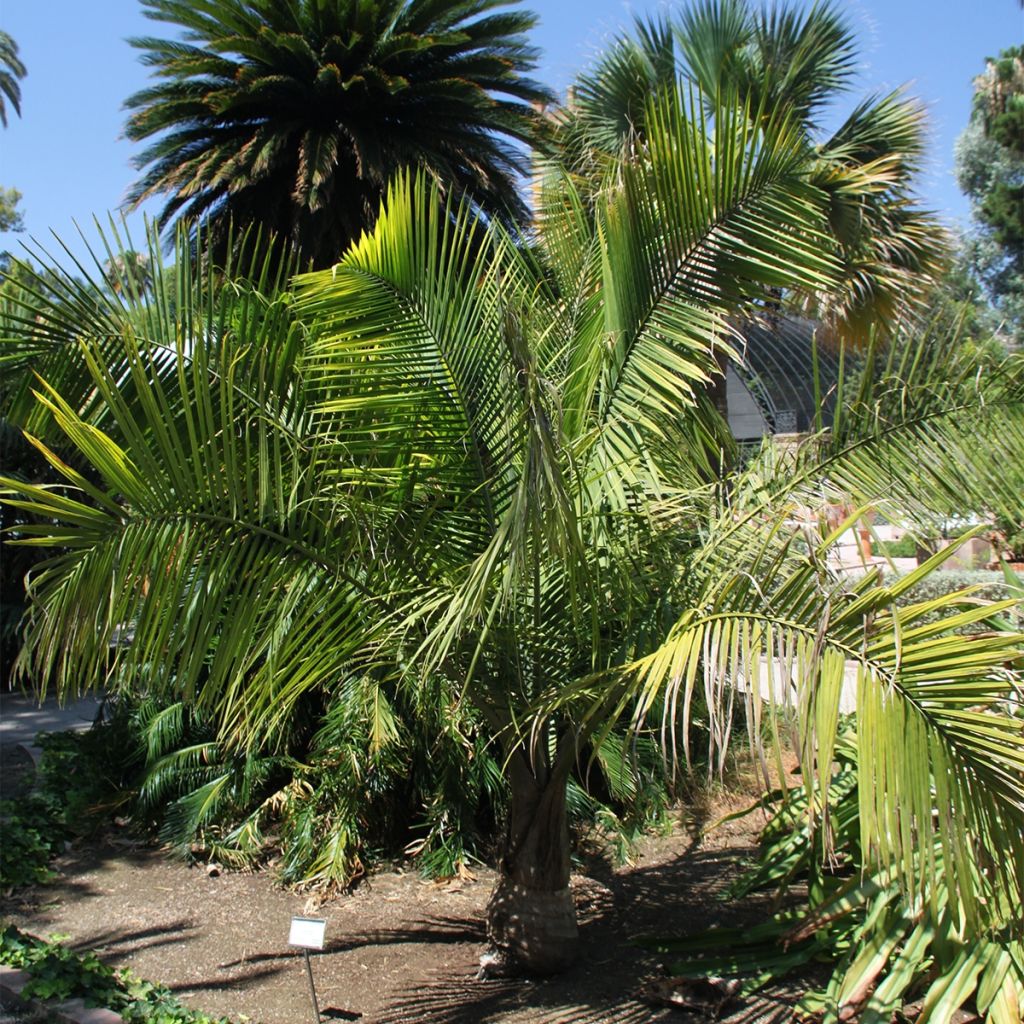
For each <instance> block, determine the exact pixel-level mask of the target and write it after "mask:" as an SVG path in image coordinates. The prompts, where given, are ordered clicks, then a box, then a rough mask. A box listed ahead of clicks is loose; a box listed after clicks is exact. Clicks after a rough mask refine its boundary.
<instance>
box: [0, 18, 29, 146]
mask: <svg viewBox="0 0 1024 1024" xmlns="http://www.w3.org/2000/svg"><path fill="white" fill-rule="evenodd" d="M26 74H27V72H26V71H25V65H24V64H23V63H22V62H21V59H20V58H19V57H18V44H17V43H16V42H15V41H14V40H13V39H12V38H11V37H10V35H9V34H8V33H7V32H3V31H0V124H2V125H3V126H4V127H5V128H6V127H7V104H8V103H9V104H10V105H11V106H12V107H13V108H14V112H15V113H16V114H17V115H18V116H19V117H21V85H20V84H19V81H18V80H19V79H21V78H24V77H25V75H26Z"/></svg>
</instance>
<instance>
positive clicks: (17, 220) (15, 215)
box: [0, 187, 25, 269]
mask: <svg viewBox="0 0 1024 1024" xmlns="http://www.w3.org/2000/svg"><path fill="white" fill-rule="evenodd" d="M20 202H21V193H20V192H19V191H18V190H17V189H16V188H2V187H0V231H24V230H25V222H24V220H23V218H22V215H21V211H20V210H19V209H18V203H20ZM0 269H6V268H0Z"/></svg>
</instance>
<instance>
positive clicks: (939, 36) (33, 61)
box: [0, 0, 1024, 252]
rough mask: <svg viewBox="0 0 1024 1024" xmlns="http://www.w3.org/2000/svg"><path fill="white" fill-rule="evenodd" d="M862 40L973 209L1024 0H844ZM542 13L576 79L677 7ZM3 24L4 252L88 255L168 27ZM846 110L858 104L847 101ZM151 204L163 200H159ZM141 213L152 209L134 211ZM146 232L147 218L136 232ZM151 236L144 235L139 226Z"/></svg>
mask: <svg viewBox="0 0 1024 1024" xmlns="http://www.w3.org/2000/svg"><path fill="white" fill-rule="evenodd" d="M840 3H841V6H842V7H843V8H844V9H845V10H846V11H847V13H848V15H849V18H850V20H851V22H852V24H853V26H854V28H855V30H856V33H857V36H858V39H859V40H860V44H861V48H862V67H861V72H860V78H859V81H858V87H857V89H856V90H855V91H854V92H853V93H851V94H850V96H849V97H848V105H852V102H853V100H854V98H855V97H856V96H858V95H860V94H862V93H865V92H871V91H877V90H888V89H890V88H894V87H896V86H899V85H902V84H907V85H908V86H909V91H910V92H911V93H912V94H913V95H916V96H917V97H918V98H920V99H921V100H922V101H923V102H924V103H925V105H926V106H927V109H928V112H929V122H930V136H931V147H930V152H929V157H928V161H927V165H926V167H925V170H924V173H923V174H922V177H921V180H920V182H919V192H920V195H921V197H922V199H923V201H924V202H925V204H926V205H928V206H929V207H930V208H932V209H935V210H937V211H939V212H940V213H941V214H942V215H943V216H944V217H945V219H946V220H947V221H949V222H955V221H959V222H961V223H963V222H965V221H966V219H967V216H968V209H967V204H966V201H965V200H964V198H963V196H961V195H960V192H959V190H958V188H957V186H956V182H955V180H954V178H953V171H952V168H953V145H954V142H955V140H956V137H957V135H958V134H959V132H960V131H961V130H962V128H963V126H964V124H965V123H966V120H967V117H968V114H969V111H970V93H971V79H972V77H973V76H974V75H976V74H978V73H979V72H980V71H981V70H982V67H983V61H984V58H985V57H986V56H989V55H994V54H995V53H996V52H997V51H998V50H1000V49H1002V48H1004V47H1006V46H1009V45H1012V44H1019V43H1021V42H1022V41H1024V13H1022V11H1021V8H1020V5H1019V2H1018V0H840ZM524 6H526V7H528V8H532V9H533V10H534V11H536V12H537V13H538V14H539V16H540V21H541V23H540V26H539V28H538V30H537V31H536V34H535V42H536V44H537V45H538V46H539V47H540V48H541V50H542V51H543V57H542V61H541V65H540V67H539V69H538V72H537V77H539V78H540V79H542V80H543V81H545V82H547V83H549V84H550V85H552V86H554V87H556V88H558V89H564V87H565V86H566V85H567V84H568V82H569V81H571V79H572V77H573V75H574V73H575V72H576V71H577V70H579V69H580V68H582V67H584V66H585V65H587V64H588V63H589V62H590V61H591V60H593V58H594V57H595V56H596V55H597V54H598V53H599V52H600V50H601V47H602V45H603V44H604V43H605V42H606V41H607V40H608V39H609V38H611V37H612V36H613V35H614V34H615V32H616V30H617V29H619V28H621V27H623V26H625V25H627V24H629V22H630V20H631V18H632V16H633V15H634V14H643V13H647V12H651V11H656V10H658V9H663V8H665V7H666V6H669V5H667V4H665V3H662V2H655V0H633V2H626V0H535V2H533V3H530V2H529V0H527V2H526V3H524ZM0 28H2V29H4V30H5V31H7V32H9V33H10V34H11V35H12V36H13V37H14V39H15V40H16V41H17V43H18V44H19V46H20V48H21V57H22V59H23V61H24V63H25V65H26V66H27V68H28V72H29V74H28V77H27V78H26V79H25V80H24V81H23V82H22V118H21V119H20V120H19V119H17V118H15V117H12V118H11V119H10V126H9V128H8V129H7V131H6V132H2V133H0V185H3V186H6V187H12V186H13V187H15V188H17V189H19V190H20V191H21V192H22V194H23V196H24V198H23V200H22V210H23V213H24V218H25V224H26V228H27V231H26V233H25V235H22V236H12V235H10V234H5V233H0V249H2V248H10V249H12V250H14V251H18V248H19V247H18V240H19V238H22V239H24V238H26V237H27V236H28V235H32V236H35V237H36V238H38V239H39V240H40V241H44V240H46V241H47V244H50V241H49V240H50V232H51V230H52V231H55V232H56V233H57V234H58V235H60V236H61V237H62V238H64V239H65V240H68V241H69V242H70V244H71V248H72V249H73V250H74V251H76V252H81V251H82V247H81V244H80V243H78V242H76V241H73V240H74V239H75V238H76V237H77V236H76V230H75V227H74V225H73V222H74V221H76V220H77V221H78V222H79V224H81V225H83V226H85V228H86V231H87V233H88V234H90V235H92V230H91V228H90V227H89V225H90V224H91V221H92V218H93V217H94V216H98V217H100V218H101V219H105V218H106V216H107V212H108V211H114V210H116V209H117V208H118V206H119V205H120V204H121V202H122V201H123V199H124V195H125V192H126V190H127V188H128V186H129V184H130V183H131V182H132V180H133V179H134V177H135V173H136V172H135V171H134V170H133V168H132V165H131V159H132V156H133V154H134V153H135V152H136V151H137V147H136V146H134V145H133V144H131V143H129V142H127V141H126V140H125V139H123V138H122V137H121V131H122V126H123V120H124V114H123V111H122V109H121V105H122V103H123V101H124V99H125V97H127V96H128V95H129V94H131V93H132V92H134V91H135V90H137V89H139V88H142V87H143V86H144V85H145V84H146V83H147V72H146V69H145V68H143V67H142V66H141V64H139V62H138V54H137V52H136V51H135V50H133V49H132V48H131V47H130V46H129V45H128V44H127V43H126V42H125V39H126V38H127V37H129V36H133V35H145V34H154V32H156V33H159V32H161V31H162V30H163V26H159V25H154V24H153V23H151V22H149V21H147V20H146V19H145V18H143V17H142V15H141V12H140V5H139V3H138V0H92V2H83V0H47V2H46V3H40V2H39V0H0ZM842 112H843V113H845V110H843V111H842ZM151 209H155V206H154V207H151ZM131 223H132V224H133V225H138V224H140V223H141V218H140V217H139V216H136V217H133V218H132V219H131ZM133 230H134V229H133ZM140 234H141V232H140Z"/></svg>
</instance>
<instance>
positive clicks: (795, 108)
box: [560, 0, 945, 344]
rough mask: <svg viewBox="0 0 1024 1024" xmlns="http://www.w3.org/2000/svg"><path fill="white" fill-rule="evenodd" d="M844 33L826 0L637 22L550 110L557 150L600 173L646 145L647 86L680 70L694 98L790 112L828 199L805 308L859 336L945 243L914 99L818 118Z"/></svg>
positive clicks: (898, 314) (735, 0)
mask: <svg viewBox="0 0 1024 1024" xmlns="http://www.w3.org/2000/svg"><path fill="white" fill-rule="evenodd" d="M856 62H857V48H856V44H855V41H854V37H853V34H852V32H851V30H850V28H849V26H848V24H847V23H846V21H845V19H844V18H843V17H842V16H841V15H840V13H839V12H838V10H837V9H836V8H835V6H833V5H832V4H828V3H826V4H817V5H814V6H813V7H811V8H809V9H807V10H805V11H802V12H798V11H796V10H794V9H793V8H789V7H786V6H781V7H771V8H769V7H761V8H757V7H754V6H753V4H752V3H751V2H750V0H721V2H717V0H715V2H712V0H707V2H704V3H698V4H696V5H694V6H692V7H690V8H688V9H687V10H686V11H685V12H683V13H682V14H681V15H679V16H678V17H677V18H675V19H672V20H669V19H655V20H652V21H649V22H643V21H639V22H638V23H637V26H636V32H635V35H634V36H632V37H624V38H622V39H620V40H619V41H618V42H617V43H616V44H614V45H613V46H612V47H611V48H610V49H609V50H608V52H607V53H606V54H605V55H604V56H603V57H602V58H601V60H600V61H599V62H598V63H597V65H596V66H595V67H594V68H593V69H592V70H591V71H590V72H588V73H586V74H584V75H582V76H581V77H580V79H579V80H578V82H577V83H576V85H575V86H574V88H573V91H572V96H571V101H570V103H569V105H568V108H567V109H566V110H565V111H562V112H561V114H560V122H561V123H560V132H561V135H562V143H563V147H564V148H566V149H567V150H568V152H569V153H570V155H571V156H572V158H573V159H574V163H575V168H576V170H577V171H578V172H580V173H582V174H583V175H585V176H587V177H590V178H594V176H595V175H597V176H600V174H601V168H602V166H603V165H605V164H607V162H608V158H609V155H610V154H613V153H616V152H618V151H620V150H621V148H622V147H623V146H633V145H637V144H640V145H642V144H643V138H644V134H645V131H646V127H645V123H644V110H645V103H646V99H645V97H646V96H647V95H648V94H649V93H650V92H652V91H659V90H663V89H675V88H676V87H677V80H678V78H679V77H680V76H681V77H682V79H683V80H684V81H686V82H687V83H688V84H690V85H691V86H692V87H693V88H696V89H699V90H700V91H701V92H702V93H704V95H706V96H709V97H714V96H716V95H718V94H720V93H721V92H722V90H723V89H726V90H735V91H737V92H738V94H739V95H740V96H741V97H743V99H744V101H745V102H746V103H747V104H748V105H749V109H750V113H751V116H753V117H764V116H769V115H770V116H777V115H778V113H779V112H780V111H783V110H784V111H787V112H788V113H789V115H790V116H791V117H793V118H794V119H795V120H796V121H797V122H798V123H799V124H800V125H801V126H802V128H803V131H804V134H805V138H806V141H807V145H808V149H809V159H810V161H811V163H812V165H813V168H814V169H813V180H814V183H815V185H817V186H818V187H819V188H821V189H822V190H823V192H825V193H826V194H827V196H828V223H829V228H830V231H831V234H832V236H833V238H834V239H835V241H836V243H837V244H838V255H839V257H840V259H841V261H842V274H841V275H840V280H839V281H838V282H837V284H836V286H835V287H833V288H832V289H830V290H829V291H828V293H820V292H819V293H816V294H814V295H811V296H803V299H804V302H803V305H804V306H805V307H806V308H807V309H808V311H810V312H812V313H813V314H815V315H816V316H818V317H819V319H820V320H822V321H823V323H824V324H825V325H826V326H827V327H829V328H831V330H832V332H833V333H834V334H836V335H838V336H839V337H841V338H845V339H847V340H850V341H853V342H855V343H859V344H864V343H866V340H867V338H868V336H869V334H870V333H871V332H872V331H873V330H874V331H879V330H880V331H882V332H891V331H893V330H895V328H896V327H897V326H898V324H899V323H900V322H901V320H902V319H903V318H904V317H905V316H907V315H908V314H914V313H916V312H918V310H919V307H920V300H921V297H922V296H923V294H924V293H925V291H926V290H927V287H928V280H929V278H931V277H933V276H934V275H936V274H937V273H938V271H939V270H940V268H941V265H942V258H943V252H944V251H945V240H944V237H943V234H942V232H941V230H940V228H939V226H938V224H937V222H936V221H935V220H934V219H933V218H932V217H931V216H930V215H929V214H928V213H926V212H925V211H924V210H922V209H921V208H920V207H919V206H918V205H916V203H915V201H914V195H913V192H912V179H913V176H914V173H915V171H916V169H917V164H918V161H919V159H920V157H921V155H922V153H923V151H924V119H923V113H922V111H921V108H920V107H919V106H918V105H917V104H915V103H913V102H911V101H908V100H907V99H905V98H904V97H903V96H901V94H900V93H899V92H894V93H890V94H888V95H885V96H877V97H873V98H870V99H868V100H865V101H863V102H861V103H859V104H858V105H857V106H856V107H855V108H854V110H853V111H852V112H851V114H850V115H849V116H848V117H847V118H846V120H845V121H844V122H843V123H842V124H841V126H840V127H839V128H838V129H837V130H836V131H834V132H833V133H831V134H829V135H824V134H823V131H822V123H821V122H822V115H823V114H824V113H825V112H826V111H827V110H828V108H829V106H830V105H831V104H832V103H833V102H834V101H835V100H836V99H837V98H838V97H840V96H841V95H842V94H843V93H844V92H845V91H846V90H848V89H849V88H850V86H851V84H852V80H853V77H854V69H855V67H856Z"/></svg>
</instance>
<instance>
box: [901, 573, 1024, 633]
mask: <svg viewBox="0 0 1024 1024" xmlns="http://www.w3.org/2000/svg"><path fill="white" fill-rule="evenodd" d="M967 587H977V588H978V589H977V591H976V592H975V593H973V594H971V595H970V597H969V598H967V599H965V600H968V601H971V602H976V601H978V600H981V601H1002V600H1004V599H1005V598H1007V597H1011V596H1013V594H1012V593H1011V591H1010V588H1009V586H1008V585H1007V582H1006V579H1005V578H1004V577H1003V575H1002V573H998V572H988V571H985V570H981V569H940V570H938V571H936V572H933V573H931V574H930V575H929V576H928V577H927V578H926V579H925V580H923V581H922V582H921V583H919V584H918V585H917V586H916V587H913V588H912V589H911V590H908V591H907V592H906V593H905V594H903V595H902V596H901V597H899V598H898V600H897V602H896V603H897V604H898V605H900V606H902V607H906V606H907V605H912V604H919V603H923V602H925V601H931V600H933V599H934V598H937V597H943V596H945V595H946V594H953V593H956V592H957V591H960V590H964V589H965V588H967ZM944 614H947V613H945V612H943V613H940V612H935V613H933V614H932V615H928V616H925V617H923V618H921V619H920V620H919V624H920V625H926V624H929V623H931V622H935V621H938V619H939V618H940V617H942V615H944ZM1004 614H1005V613H1004ZM1015 614H1016V616H1017V617H1018V618H1019V617H1020V611H1019V610H1018V611H1017V612H1016V613H1015ZM986 628H988V627H987V626H986V625H985V624H984V623H979V624H975V625H973V626H967V627H962V628H961V629H960V630H958V632H962V633H967V632H972V633H978V632H981V631H983V630H984V629H986Z"/></svg>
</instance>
